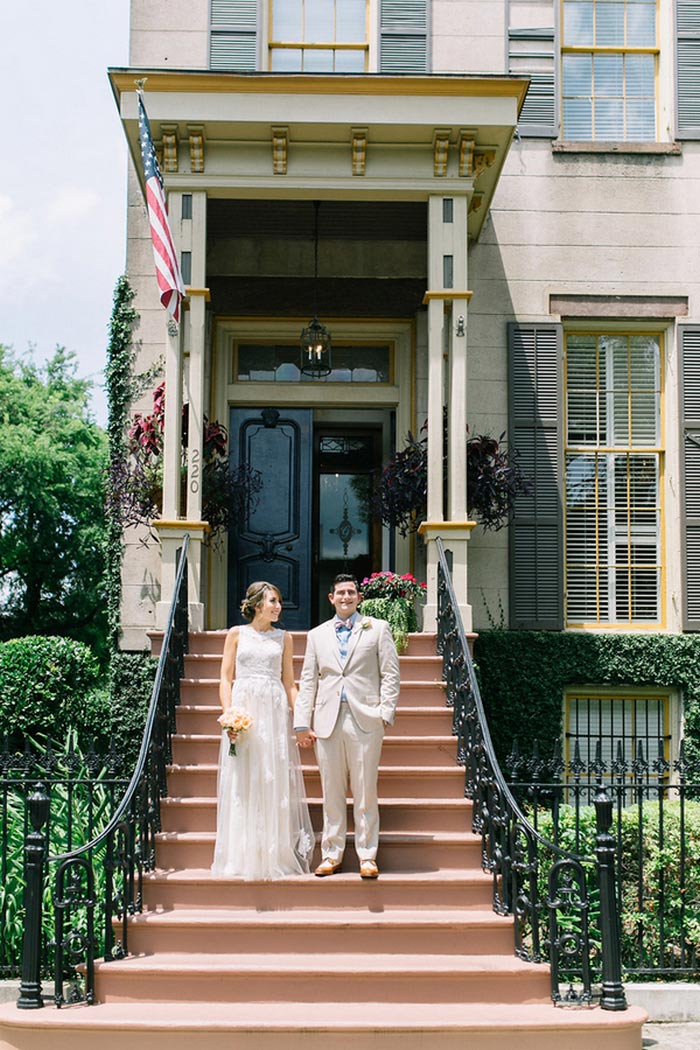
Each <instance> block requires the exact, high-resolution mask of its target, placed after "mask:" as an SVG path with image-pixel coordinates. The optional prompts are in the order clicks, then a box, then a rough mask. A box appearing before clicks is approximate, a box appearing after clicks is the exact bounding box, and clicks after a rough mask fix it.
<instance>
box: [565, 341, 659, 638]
mask: <svg viewBox="0 0 700 1050" xmlns="http://www.w3.org/2000/svg"><path fill="white" fill-rule="evenodd" d="M565 381H566V448H565V460H566V530H565V545H566V559H565V574H566V588H565V590H566V619H567V623H568V624H569V625H571V626H578V625H589V624H590V625H600V626H602V625H618V626H628V627H631V626H633V625H638V624H649V625H651V624H657V623H660V622H661V604H662V603H661V583H662V572H661V477H662V450H661V345H660V339H659V337H658V336H655V335H642V334H640V335H632V334H629V335H628V334H621V333H620V334H617V333H614V334H613V333H611V334H590V335H589V334H583V333H572V334H569V335H568V336H567V337H566V356H565Z"/></svg>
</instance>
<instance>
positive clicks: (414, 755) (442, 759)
mask: <svg viewBox="0 0 700 1050" xmlns="http://www.w3.org/2000/svg"><path fill="white" fill-rule="evenodd" d="M220 745H221V734H220V733H217V734H216V735H213V734H206V735H204V734H202V735H198V734H195V735H191V736H188V735H186V734H184V733H178V734H177V736H176V737H175V738H174V739H173V762H174V763H175V764H176V765H183V766H196V765H199V764H200V763H202V764H207V763H212V762H216V761H217V760H218V757H219V747H220ZM455 751H456V745H455V740H454V737H452V736H444V735H442V736H422V737H411V736H401V735H399V734H398V733H397V734H392V735H390V736H387V737H386V738H385V740H384V746H383V747H382V765H386V766H418V765H421V764H422V763H425V764H426V765H429V766H454V765H455V761H456V759H455ZM302 760H303V761H304V763H305V765H308V766H312V765H315V764H316V756H315V753H314V751H313V749H311V748H310V749H309V750H308V751H306V752H302Z"/></svg>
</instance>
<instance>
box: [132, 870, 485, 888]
mask: <svg viewBox="0 0 700 1050" xmlns="http://www.w3.org/2000/svg"><path fill="white" fill-rule="evenodd" d="M143 878H144V881H153V882H182V883H190V882H193V883H196V884H199V883H201V882H204V881H206V882H213V883H225V884H226V885H227V886H231V885H246V886H265V887H267V886H271V885H274V884H275V883H277V882H281V883H284V885H285V886H288V885H290V884H291V885H297V884H299V883H304V882H309V881H313V884H314V885H315V886H317V885H318V884H319V880H318V879H317V878H316V877H315V876H314V875H287V876H286V877H285V878H280V879H275V880H274V882H271V881H270V880H269V879H243V878H236V877H235V876H233V875H225V876H224V875H215V874H214V873H213V871H212V870H211V869H210V868H167V869H166V868H159V869H156V870H155V871H150V872H144V875H143ZM436 881H437V882H440V883H445V882H450V883H456V884H458V885H463V884H468V883H471V882H479V883H488V884H489V885H490V884H491V882H492V876H490V875H489V874H487V872H485V871H482V870H481V868H443V869H441V870H439V871H437V872H436V871H388V872H382V875H381V885H387V884H390V885H414V884H418V885H425V884H429V885H433V884H434V883H435V882H436ZM348 882H352V883H353V884H354V885H357V882H358V878H357V872H356V871H345V872H343V871H341V872H338V874H337V875H334V876H333V878H332V880H326V884H328V885H332V886H337V885H342V884H343V883H348ZM372 885H376V883H373V884H372Z"/></svg>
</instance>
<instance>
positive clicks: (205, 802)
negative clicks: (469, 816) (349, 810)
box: [160, 795, 470, 809]
mask: <svg viewBox="0 0 700 1050" xmlns="http://www.w3.org/2000/svg"><path fill="white" fill-rule="evenodd" d="M346 801H347V804H348V805H349V806H351V805H352V802H353V800H352V798H351V797H350V796H348V798H347V799H346ZM309 802H312V803H313V804H314V805H317V806H320V805H321V799H320V798H314V799H309ZM469 803H470V800H469V799H466V798H413V797H412V796H406V797H405V798H386V799H381V800H380V805H381V808H382V809H384V808H386V809H398V808H400V807H401V806H411V808H414V809H441V808H444V809H465V808H466V807H467V805H468V804H469ZM160 804H161V807H163V806H212V807H215V806H216V798H215V796H214V795H167V796H166V797H165V798H163V799H161V802H160Z"/></svg>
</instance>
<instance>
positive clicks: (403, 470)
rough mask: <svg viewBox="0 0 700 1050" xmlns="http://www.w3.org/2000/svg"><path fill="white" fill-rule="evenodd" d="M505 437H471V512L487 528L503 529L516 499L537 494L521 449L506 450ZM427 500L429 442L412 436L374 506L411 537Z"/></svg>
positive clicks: (386, 520) (387, 472) (385, 472)
mask: <svg viewBox="0 0 700 1050" xmlns="http://www.w3.org/2000/svg"><path fill="white" fill-rule="evenodd" d="M422 429H423V430H425V429H426V428H425V426H424V427H423V428H422ZM504 437H505V434H501V436H500V437H499V438H494V437H490V436H489V435H488V434H477V435H475V436H474V437H467V507H468V510H469V513H470V514H472V515H474V517H475V518H476V519H477V520H478V521H479V522H480V523H481V525H483V527H484V528H485V529H496V530H497V529H500V528H502V527H503V526H504V525H505V524H506V522H507V520H508V517H509V515H510V514H511V513H512V510H513V506H514V504H515V500H516V499H517V497H518V496H520V495H523V494H528V493H529V492H531V491H532V483H531V481H530V479H529V478H527V477H526V476H525V474H524V473H523V471H522V469H521V467H520V465H519V463H518V455H519V454H518V452H517V450H515V449H504V448H503V439H504ZM427 499H428V438H427V435H426V436H424V437H422V438H415V437H414V436H413V434H411V433H410V432H409V434H408V435H407V437H406V444H405V447H404V448H403V449H401V450H400V451H399V452H397V453H396V455H395V456H394V457H393V459H391V460H390V461H389V463H388V464H387V466H386V467H385V468H384V470H383V471H382V474H381V477H380V479H379V484H378V486H377V492H376V495H375V497H374V506H375V509H376V511H377V514H378V515H379V517H380V518H381V520H382V523H383V524H384V525H389V526H390V527H392V528H397V529H398V530H399V532H400V533H401V535H402V536H407V535H409V533H412V532H416V531H417V529H418V527H419V525H420V524H421V522H422V521H424V519H425V517H426V513H427Z"/></svg>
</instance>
